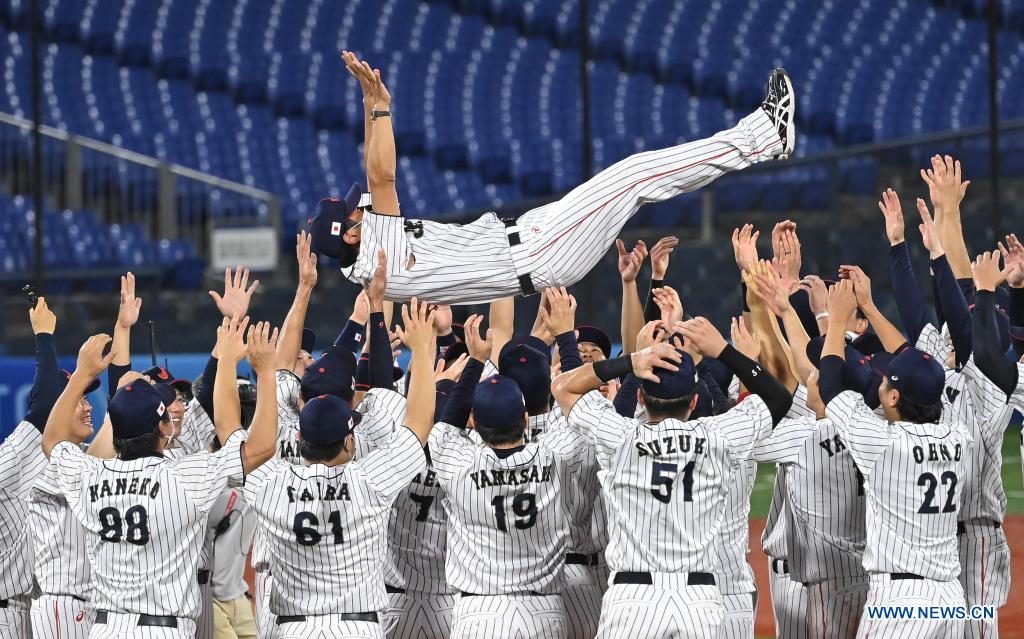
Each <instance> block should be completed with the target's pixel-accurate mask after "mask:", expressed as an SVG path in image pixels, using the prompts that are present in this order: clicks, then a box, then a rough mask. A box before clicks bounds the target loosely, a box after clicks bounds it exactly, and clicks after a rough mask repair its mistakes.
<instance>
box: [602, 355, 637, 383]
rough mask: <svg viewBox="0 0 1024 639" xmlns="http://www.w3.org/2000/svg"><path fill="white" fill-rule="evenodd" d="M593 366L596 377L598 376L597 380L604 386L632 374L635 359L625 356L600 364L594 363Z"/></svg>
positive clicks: (606, 360)
mask: <svg viewBox="0 0 1024 639" xmlns="http://www.w3.org/2000/svg"><path fill="white" fill-rule="evenodd" d="M593 366H594V375H597V378H598V379H599V380H601V383H602V384H603V383H606V382H608V381H609V380H612V379H618V378H619V377H625V376H626V375H629V374H630V373H632V372H633V358H632V356H630V355H623V356H622V357H616V358H615V359H603V360H601V361H600V362H594V364H593Z"/></svg>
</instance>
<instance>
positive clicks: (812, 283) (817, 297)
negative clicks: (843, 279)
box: [800, 275, 828, 315]
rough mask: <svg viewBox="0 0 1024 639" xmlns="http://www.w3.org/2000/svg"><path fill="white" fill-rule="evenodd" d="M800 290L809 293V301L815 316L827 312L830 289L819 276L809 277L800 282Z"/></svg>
mask: <svg viewBox="0 0 1024 639" xmlns="http://www.w3.org/2000/svg"><path fill="white" fill-rule="evenodd" d="M800 289H801V290H803V291H807V301H808V304H809V305H810V307H811V311H813V312H814V314H815V315H817V314H818V313H824V312H825V306H826V304H827V303H828V287H827V286H825V280H823V279H821V278H820V277H818V276H817V275H808V276H807V277H805V278H804V279H802V280H800Z"/></svg>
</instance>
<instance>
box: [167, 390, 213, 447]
mask: <svg viewBox="0 0 1024 639" xmlns="http://www.w3.org/2000/svg"><path fill="white" fill-rule="evenodd" d="M216 436H217V427H216V426H214V424H213V420H212V419H210V416H209V415H207V414H206V410H205V409H204V408H203V407H202V406H201V405H200V404H199V400H198V399H196V398H194V397H193V398H192V399H191V400H190V401H189V403H188V405H187V406H185V415H184V416H183V417H182V418H181V432H180V433H179V434H178V438H177V440H175V441H176V443H177V445H178V448H179V449H180V450H181V451H182V452H184V453H185V454H186V455H191V454H193V453H199V452H202V451H205V450H209V448H210V444H212V443H213V438H214V437H216ZM172 450H173V449H172Z"/></svg>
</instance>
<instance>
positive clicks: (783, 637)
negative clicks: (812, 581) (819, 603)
mask: <svg viewBox="0 0 1024 639" xmlns="http://www.w3.org/2000/svg"><path fill="white" fill-rule="evenodd" d="M768 573H769V575H770V576H771V579H770V580H769V582H768V583H769V585H770V586H771V590H772V611H773V612H774V613H775V636H776V637H777V639H806V638H807V626H806V619H807V589H806V588H804V585H803V584H802V583H800V582H797V581H793V580H792V579H790V578H789V575H788V574H778V573H776V572H775V571H774V570H773V569H772V558H771V557H769V558H768Z"/></svg>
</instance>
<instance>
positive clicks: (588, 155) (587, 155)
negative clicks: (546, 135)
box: [580, 0, 594, 180]
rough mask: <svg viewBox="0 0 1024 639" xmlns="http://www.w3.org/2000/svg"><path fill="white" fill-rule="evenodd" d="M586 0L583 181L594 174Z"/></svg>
mask: <svg viewBox="0 0 1024 639" xmlns="http://www.w3.org/2000/svg"><path fill="white" fill-rule="evenodd" d="M589 4H590V3H589V2H588V0H580V100H581V102H582V104H581V105H580V106H581V107H582V110H583V118H582V121H581V128H582V131H581V133H582V135H583V143H582V145H581V146H580V149H581V152H582V153H583V163H582V165H581V166H582V168H583V180H589V179H590V178H591V176H593V174H594V160H593V155H594V144H593V142H592V141H591V139H590V77H589V76H588V75H587V61H588V60H589V59H590V28H589V25H588V24H587V16H588V15H590V11H589V10H588V9H589Z"/></svg>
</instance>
